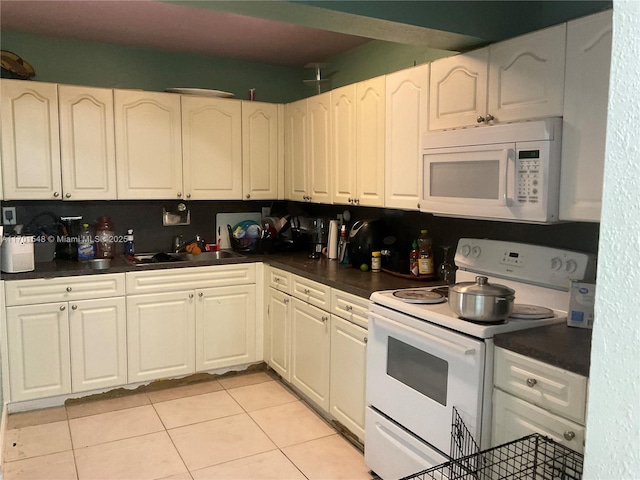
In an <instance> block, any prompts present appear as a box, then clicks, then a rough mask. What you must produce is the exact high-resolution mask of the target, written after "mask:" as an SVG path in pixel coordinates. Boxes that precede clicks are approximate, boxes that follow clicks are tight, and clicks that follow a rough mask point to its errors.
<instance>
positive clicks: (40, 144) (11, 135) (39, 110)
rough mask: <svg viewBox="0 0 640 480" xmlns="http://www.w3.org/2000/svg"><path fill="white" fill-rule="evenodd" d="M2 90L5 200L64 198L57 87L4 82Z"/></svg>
mask: <svg viewBox="0 0 640 480" xmlns="http://www.w3.org/2000/svg"><path fill="white" fill-rule="evenodd" d="M1 90H2V92H1V94H0V95H1V96H0V100H1V105H2V109H1V110H2V111H1V114H0V116H1V121H2V173H3V183H4V185H3V186H4V198H5V200H53V199H56V198H58V199H59V198H61V195H62V193H61V192H62V185H61V178H60V140H59V128H58V89H57V85H56V84H53V83H42V82H26V81H23V80H5V79H3V80H2V89H1Z"/></svg>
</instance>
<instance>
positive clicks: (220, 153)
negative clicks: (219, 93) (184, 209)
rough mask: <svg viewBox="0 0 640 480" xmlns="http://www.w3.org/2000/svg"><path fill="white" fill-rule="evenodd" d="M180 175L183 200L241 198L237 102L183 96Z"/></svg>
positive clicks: (240, 140) (240, 117)
mask: <svg viewBox="0 0 640 480" xmlns="http://www.w3.org/2000/svg"><path fill="white" fill-rule="evenodd" d="M182 172H183V175H184V192H183V196H184V198H186V199H191V200H239V199H240V198H242V110H241V103H240V102H238V101H237V100H226V99H219V98H206V97H195V96H187V95H184V96H182ZM168 198H175V196H174V197H168Z"/></svg>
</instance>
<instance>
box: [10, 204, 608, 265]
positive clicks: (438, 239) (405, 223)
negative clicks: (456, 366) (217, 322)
mask: <svg viewBox="0 0 640 480" xmlns="http://www.w3.org/2000/svg"><path fill="white" fill-rule="evenodd" d="M178 203H179V202H178V201H175V200H171V201H159V200H153V201H152V200H148V201H144V200H138V201H95V202H59V201H57V202H56V201H13V202H3V203H2V204H3V206H15V207H16V217H17V220H18V223H21V224H24V225H26V224H28V223H29V222H30V221H31V219H32V218H33V217H35V216H36V215H38V214H41V213H43V212H51V213H52V214H53V215H55V216H56V217H59V216H67V215H81V216H82V217H83V220H84V221H85V222H86V223H90V224H93V223H95V221H96V220H97V219H98V218H99V217H101V216H109V217H111V219H112V220H113V222H114V224H115V233H116V235H124V234H125V233H126V231H127V229H128V228H133V229H134V233H135V245H136V250H137V251H139V252H145V251H147V252H151V251H166V250H168V249H169V248H170V247H171V239H172V238H173V236H175V235H183V236H184V237H185V238H191V237H193V236H195V235H196V234H198V235H201V236H202V237H203V238H204V239H206V240H207V241H209V242H212V243H213V242H215V241H216V238H217V232H216V231H215V218H216V214H217V213H221V212H229V213H234V212H260V211H261V209H262V207H270V208H271V211H272V215H275V216H283V215H285V214H293V215H307V216H311V217H316V216H318V217H327V218H335V217H336V215H337V214H340V213H343V212H344V211H345V210H348V211H349V212H350V214H351V222H353V221H355V220H360V219H369V218H384V219H385V223H386V226H387V230H388V232H389V235H393V236H395V237H396V238H397V245H398V246H399V247H400V248H406V249H407V251H408V249H409V247H410V244H411V241H412V240H413V239H414V238H417V236H418V235H419V234H420V229H423V228H426V229H428V230H429V232H430V234H431V236H432V237H433V244H434V246H440V245H456V244H457V241H458V239H459V238H461V237H477V238H491V239H494V240H505V241H514V242H522V243H534V244H539V245H546V246H550V247H558V248H565V249H569V250H578V251H583V252H588V253H594V254H597V250H598V232H599V227H600V224H598V223H582V222H567V223H558V224H555V225H530V224H520V223H508V222H493V221H486V220H467V219H457V218H448V217H436V216H434V215H431V214H427V213H420V212H408V211H403V210H395V209H384V208H371V207H352V206H346V205H323V204H308V203H300V202H288V201H264V202H263V201H250V202H246V201H192V202H184V203H186V204H187V205H188V207H189V209H190V210H191V224H190V225H189V226H168V227H164V226H163V225H162V209H163V206H165V205H166V206H170V207H173V208H175V206H177V204H178ZM117 247H118V248H117V251H118V253H121V252H122V249H123V245H122V244H120V245H118V246H117ZM434 253H435V260H436V262H440V261H441V256H442V250H441V249H439V248H436V249H434Z"/></svg>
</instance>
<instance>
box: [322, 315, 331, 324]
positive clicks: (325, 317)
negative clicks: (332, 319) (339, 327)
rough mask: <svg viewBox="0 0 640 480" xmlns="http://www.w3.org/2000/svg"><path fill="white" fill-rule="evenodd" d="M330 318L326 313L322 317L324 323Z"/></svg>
mask: <svg viewBox="0 0 640 480" xmlns="http://www.w3.org/2000/svg"><path fill="white" fill-rule="evenodd" d="M328 320H329V317H327V316H326V315H324V316H323V317H322V321H323V323H327V321H328Z"/></svg>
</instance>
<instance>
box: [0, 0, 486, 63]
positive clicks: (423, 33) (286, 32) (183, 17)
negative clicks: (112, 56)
mask: <svg viewBox="0 0 640 480" xmlns="http://www.w3.org/2000/svg"><path fill="white" fill-rule="evenodd" d="M382 3H384V2H382ZM0 28H2V29H6V30H12V31H20V32H27V33H33V34H38V35H45V36H52V37H62V38H68V39H75V40H81V41H94V42H104V43H110V44H121V45H128V46H135V47H148V48H154V49H160V50H167V51H175V52H189V53H196V54H203V55H211V56H216V57H221V58H229V59H234V60H246V61H252V62H261V63H266V64H271V65H282V66H292V67H303V66H306V65H307V64H310V63H315V62H325V61H327V60H329V59H330V58H331V57H333V56H335V55H338V54H341V53H344V52H346V51H349V50H351V49H353V48H355V47H358V46H361V45H363V44H365V43H367V42H369V41H371V40H372V39H376V40H385V41H391V42H398V43H406V44H418V45H424V46H429V47H432V48H439V49H444V50H456V49H459V48H461V47H465V46H468V45H471V44H474V43H478V39H477V38H475V37H469V36H466V35H461V34H458V33H449V32H445V31H441V30H435V29H431V28H424V27H420V26H415V25H407V24H406V23H402V22H394V21H386V20H382V19H376V18H369V17H366V16H363V15H356V14H349V13H345V12H336V11H331V10H329V9H326V8H319V7H317V6H310V5H305V4H304V2H302V4H301V3H300V2H297V3H296V2H285V1H259V2H256V1H237V0H236V1H222V0H215V1H212V0H198V1H187V0H174V1H162V0H160V1H157V0H1V1H0Z"/></svg>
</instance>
